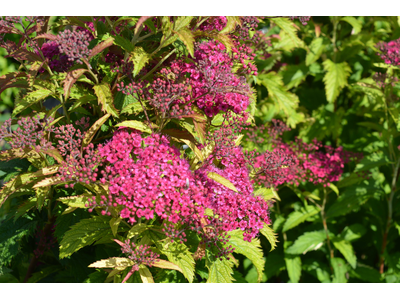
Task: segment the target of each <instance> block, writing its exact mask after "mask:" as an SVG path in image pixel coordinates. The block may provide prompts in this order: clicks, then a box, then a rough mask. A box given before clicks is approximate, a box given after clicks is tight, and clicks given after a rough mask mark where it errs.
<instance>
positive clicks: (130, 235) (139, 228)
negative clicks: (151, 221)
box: [126, 223, 149, 239]
mask: <svg viewBox="0 0 400 300" xmlns="http://www.w3.org/2000/svg"><path fill="white" fill-rule="evenodd" d="M147 229H149V225H146V224H144V223H138V224H135V225H134V226H133V227H132V228H131V229H130V230H129V231H128V234H127V236H126V238H127V239H131V238H133V237H134V236H136V235H138V234H141V233H142V232H143V231H145V230H147Z"/></svg>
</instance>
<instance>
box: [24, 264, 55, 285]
mask: <svg viewBox="0 0 400 300" xmlns="http://www.w3.org/2000/svg"><path fill="white" fill-rule="evenodd" d="M60 270H62V267H61V266H49V267H46V268H44V269H43V270H41V271H39V272H35V273H33V274H32V276H31V277H29V279H28V281H27V282H28V283H35V282H39V281H40V280H42V279H44V278H46V277H47V276H49V275H50V274H53V273H55V272H58V271H60Z"/></svg>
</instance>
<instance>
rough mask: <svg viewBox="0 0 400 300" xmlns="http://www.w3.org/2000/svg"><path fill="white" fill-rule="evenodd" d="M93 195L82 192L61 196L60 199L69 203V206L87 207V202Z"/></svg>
mask: <svg viewBox="0 0 400 300" xmlns="http://www.w3.org/2000/svg"><path fill="white" fill-rule="evenodd" d="M90 197H92V195H91V194H82V195H78V196H70V197H60V198H57V200H58V201H60V202H62V203H64V204H66V205H68V206H69V207H79V208H85V204H86V203H88V199H89V198H90Z"/></svg>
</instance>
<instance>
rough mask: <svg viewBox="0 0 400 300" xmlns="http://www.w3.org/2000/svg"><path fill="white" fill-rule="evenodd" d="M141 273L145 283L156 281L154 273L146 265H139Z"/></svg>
mask: <svg viewBox="0 0 400 300" xmlns="http://www.w3.org/2000/svg"><path fill="white" fill-rule="evenodd" d="M139 274H140V278H141V279H142V281H143V283H154V279H153V275H151V272H150V270H149V269H148V268H147V267H146V266H144V265H140V266H139Z"/></svg>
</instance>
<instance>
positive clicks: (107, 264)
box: [88, 257, 133, 270]
mask: <svg viewBox="0 0 400 300" xmlns="http://www.w3.org/2000/svg"><path fill="white" fill-rule="evenodd" d="M132 265H133V261H132V260H130V259H129V258H125V257H110V258H107V259H102V260H98V261H96V262H94V263H92V264H90V265H89V266H88V267H89V268H116V269H118V270H124V269H125V268H127V267H130V266H132Z"/></svg>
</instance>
